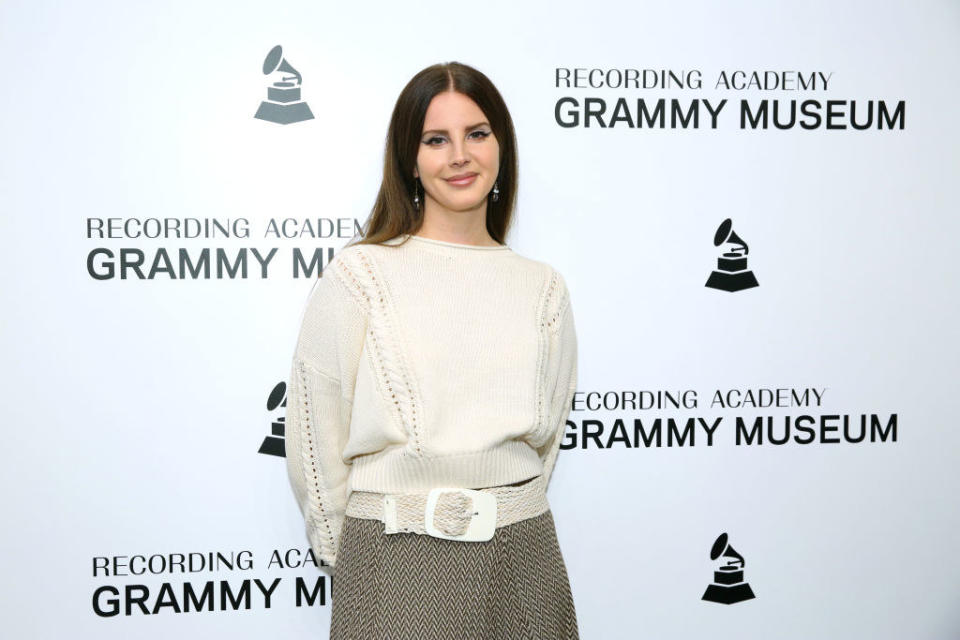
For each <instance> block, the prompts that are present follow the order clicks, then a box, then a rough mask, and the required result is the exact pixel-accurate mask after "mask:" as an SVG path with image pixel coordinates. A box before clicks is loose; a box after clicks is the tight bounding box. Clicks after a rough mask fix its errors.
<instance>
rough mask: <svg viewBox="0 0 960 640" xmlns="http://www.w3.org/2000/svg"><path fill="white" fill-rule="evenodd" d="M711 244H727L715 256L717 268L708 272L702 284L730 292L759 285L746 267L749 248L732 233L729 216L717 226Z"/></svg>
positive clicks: (731, 223) (716, 245)
mask: <svg viewBox="0 0 960 640" xmlns="http://www.w3.org/2000/svg"><path fill="white" fill-rule="evenodd" d="M713 245H714V246H715V247H719V246H720V245H727V247H725V248H726V251H724V252H723V253H722V254H721V255H720V257H719V258H717V269H716V271H714V272H713V273H711V274H710V277H709V278H707V284H706V285H704V286H707V287H710V288H711V289H720V290H721V291H730V292H733V291H740V290H741V289H749V288H750V287H756V286H759V284H758V283H757V278H756V276H754V275H753V271H750V270H749V269H747V254H748V253H749V252H750V250H749V249H748V248H747V243H746V242H744V241H743V239H741V238H740V236H738V235H737V234H736V233H734V231H733V221H732V220H731V219H730V218H727V219H726V220H724V221H723V222H721V223H720V226H719V227H717V232H716V233H715V234H714V236H713Z"/></svg>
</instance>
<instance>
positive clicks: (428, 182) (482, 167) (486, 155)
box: [414, 91, 500, 212]
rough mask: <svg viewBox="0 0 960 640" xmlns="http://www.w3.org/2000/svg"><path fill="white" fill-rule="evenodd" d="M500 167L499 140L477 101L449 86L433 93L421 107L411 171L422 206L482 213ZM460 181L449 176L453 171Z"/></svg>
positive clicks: (453, 176)
mask: <svg viewBox="0 0 960 640" xmlns="http://www.w3.org/2000/svg"><path fill="white" fill-rule="evenodd" d="M499 170H500V144H499V143H498V142H497V139H496V137H495V136H494V135H493V130H492V129H491V128H490V123H489V122H488V121H487V117H486V116H485V115H484V114H483V111H481V110H480V107H478V106H477V104H476V103H475V102H474V101H473V100H471V99H470V98H468V97H467V96H465V95H463V94H462V93H457V92H455V91H446V92H444V93H439V94H437V95H436V96H434V98H433V100H431V101H430V105H429V106H428V107H427V114H426V118H425V120H424V122H423V134H422V135H421V136H420V150H419V152H418V153H417V166H416V168H415V169H414V176H416V177H419V178H420V182H421V183H422V184H423V189H424V191H425V199H426V202H425V203H424V206H425V207H429V208H430V209H436V208H438V207H439V208H440V209H441V210H445V211H447V212H454V211H478V210H479V211H481V212H486V199H487V194H488V193H489V192H490V190H491V189H492V188H493V183H494V182H495V181H496V179H497V173H498V172H499ZM463 175H466V176H468V177H467V178H466V179H465V180H458V181H451V178H456V177H457V176H463Z"/></svg>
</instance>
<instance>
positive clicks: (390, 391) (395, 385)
mask: <svg viewBox="0 0 960 640" xmlns="http://www.w3.org/2000/svg"><path fill="white" fill-rule="evenodd" d="M343 255H344V261H345V262H346V261H349V262H350V264H351V265H355V268H353V269H352V271H353V272H354V273H355V274H357V275H358V276H359V278H360V287H361V291H363V296H364V298H366V299H368V300H370V308H369V311H370V315H369V318H368V326H369V329H368V331H367V333H368V334H369V337H370V346H371V348H372V351H371V354H372V356H373V359H372V363H373V366H374V367H376V372H377V381H378V382H380V383H381V386H380V393H381V394H382V396H383V397H384V398H389V402H390V403H391V404H392V405H393V409H394V410H395V411H396V414H397V419H398V420H399V422H400V424H401V425H402V427H403V430H404V432H405V433H406V434H407V437H408V438H410V439H411V441H412V443H413V446H414V449H415V450H416V452H417V453H418V454H422V448H421V446H420V432H419V428H418V426H419V423H418V421H419V417H418V415H417V407H418V405H419V404H420V402H419V397H420V396H419V394H418V393H417V391H416V383H415V380H414V379H413V378H412V377H411V376H410V374H409V373H408V367H407V364H406V357H405V356H404V353H403V350H402V349H401V336H400V335H399V333H398V331H397V328H396V327H397V319H396V316H395V314H394V306H393V305H394V302H393V300H392V298H391V296H390V290H389V288H388V286H387V283H386V281H385V280H384V278H383V277H382V276H381V274H380V273H379V267H378V265H377V264H376V263H375V262H374V260H373V259H372V258H371V257H370V256H369V255H368V254H367V251H366V249H365V248H364V247H363V246H362V245H358V246H356V247H353V251H347V252H344V254H343Z"/></svg>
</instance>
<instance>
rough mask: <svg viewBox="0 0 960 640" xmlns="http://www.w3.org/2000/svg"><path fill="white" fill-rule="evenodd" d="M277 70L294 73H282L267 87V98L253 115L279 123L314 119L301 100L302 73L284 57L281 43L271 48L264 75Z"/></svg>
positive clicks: (265, 63)
mask: <svg viewBox="0 0 960 640" xmlns="http://www.w3.org/2000/svg"><path fill="white" fill-rule="evenodd" d="M275 71H279V72H285V73H292V74H293V75H291V76H286V75H282V73H281V75H280V78H279V79H278V80H277V81H276V82H274V83H273V84H272V85H270V86H268V87H267V99H266V100H264V101H263V102H261V103H260V108H259V109H257V113H256V114H255V115H254V116H253V117H254V118H259V119H261V120H266V121H268V122H276V123H277V124H291V123H293V122H301V121H303V120H311V119H313V112H312V111H310V107H308V106H307V103H306V102H303V101H302V100H300V83H301V81H302V78H301V76H300V73H299V72H298V71H297V70H296V69H294V68H293V66H291V65H290V63H289V62H287V59H286V58H284V57H283V48H282V47H281V46H280V45H277V46H275V47H274V48H273V49H270V53H268V54H267V57H266V59H265V60H264V61H263V75H265V76H268V75H270V74H271V73H274V72H275ZM291 80H296V82H291Z"/></svg>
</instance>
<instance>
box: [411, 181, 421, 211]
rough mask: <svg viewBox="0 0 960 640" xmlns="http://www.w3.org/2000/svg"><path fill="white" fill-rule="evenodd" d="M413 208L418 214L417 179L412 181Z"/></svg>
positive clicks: (418, 191)
mask: <svg viewBox="0 0 960 640" xmlns="http://www.w3.org/2000/svg"><path fill="white" fill-rule="evenodd" d="M413 207H414V209H416V210H417V213H420V190H419V189H417V179H416V178H414V179H413Z"/></svg>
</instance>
